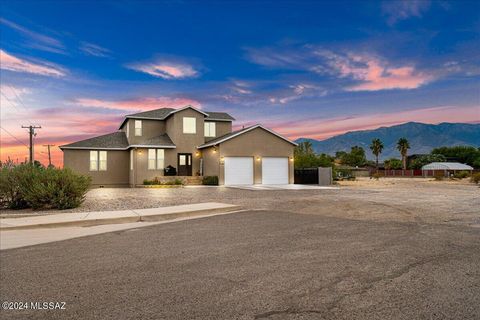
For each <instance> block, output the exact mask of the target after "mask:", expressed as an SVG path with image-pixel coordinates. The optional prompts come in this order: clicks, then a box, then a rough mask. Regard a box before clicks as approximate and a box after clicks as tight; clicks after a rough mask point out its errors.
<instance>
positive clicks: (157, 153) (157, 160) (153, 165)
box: [148, 149, 165, 170]
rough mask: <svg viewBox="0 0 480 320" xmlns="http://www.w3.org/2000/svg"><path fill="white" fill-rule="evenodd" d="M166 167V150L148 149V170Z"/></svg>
mask: <svg viewBox="0 0 480 320" xmlns="http://www.w3.org/2000/svg"><path fill="white" fill-rule="evenodd" d="M163 168H165V150H163V149H148V170H155V169H157V170H161V169H163Z"/></svg>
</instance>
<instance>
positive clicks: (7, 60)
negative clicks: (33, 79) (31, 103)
mask: <svg viewBox="0 0 480 320" xmlns="http://www.w3.org/2000/svg"><path fill="white" fill-rule="evenodd" d="M0 68H1V69H4V70H10V71H15V72H25V73H33V74H38V75H43V76H53V77H63V76H65V75H66V71H65V69H63V68H61V67H58V66H56V65H53V64H50V63H46V62H38V63H34V62H29V61H27V60H24V59H20V58H17V57H14V56H12V55H11V54H8V53H7V52H5V51H3V50H0Z"/></svg>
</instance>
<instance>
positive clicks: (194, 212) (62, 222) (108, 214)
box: [0, 202, 240, 231]
mask: <svg viewBox="0 0 480 320" xmlns="http://www.w3.org/2000/svg"><path fill="white" fill-rule="evenodd" d="M239 209H240V207H239V206H236V205H231V204H225V203H217V202H206V203H196V204H187V205H179V206H172V207H161V208H152V209H138V210H122V211H97V212H75V213H65V214H49V215H43V216H32V217H22V218H5V219H0V230H2V231H9V230H20V229H35V228H58V227H72V226H77V227H78V226H82V227H88V226H96V225H103V224H121V223H134V222H141V221H162V220H170V219H177V218H182V217H193V216H199V215H205V214H212V213H224V212H229V211H236V210H239Z"/></svg>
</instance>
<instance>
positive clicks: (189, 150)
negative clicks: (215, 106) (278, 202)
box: [60, 106, 296, 186]
mask: <svg viewBox="0 0 480 320" xmlns="http://www.w3.org/2000/svg"><path fill="white" fill-rule="evenodd" d="M233 120H234V118H233V117H231V116H230V115H229V114H227V113H224V112H207V111H202V110H199V109H196V108H194V107H192V106H186V107H184V108H181V109H171V108H162V109H156V110H151V111H146V112H140V113H135V114H130V115H127V116H125V118H124V120H123V122H122V123H121V124H120V127H119V130H118V131H117V132H114V133H110V134H107V135H102V136H98V137H94V138H91V139H87V140H82V141H78V142H74V143H71V144H67V145H63V146H60V149H61V150H62V151H63V159H64V166H65V167H69V168H71V169H73V170H74V171H76V172H79V173H82V174H87V175H90V176H91V177H92V182H93V185H96V186H136V185H141V184H143V181H144V180H146V179H147V180H150V179H154V178H155V177H161V176H163V175H164V169H165V168H166V167H167V166H172V167H174V168H176V171H177V175H178V176H218V177H219V183H220V184H225V185H245V184H288V183H293V149H294V147H295V145H296V144H295V143H294V142H292V141H290V140H288V139H287V138H285V137H282V136H281V135H279V134H277V133H275V132H273V131H272V130H270V129H267V128H265V127H263V126H261V125H255V126H251V127H248V128H243V129H241V130H238V131H232V121H233Z"/></svg>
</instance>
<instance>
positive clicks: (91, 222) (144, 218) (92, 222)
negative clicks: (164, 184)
mask: <svg viewBox="0 0 480 320" xmlns="http://www.w3.org/2000/svg"><path fill="white" fill-rule="evenodd" d="M240 209H241V207H240V206H237V205H229V206H228V207H223V208H213V209H198V210H187V211H181V212H174V213H163V214H149V215H141V214H139V213H138V212H136V211H135V210H131V212H132V213H134V214H136V215H135V216H128V217H118V218H117V217H112V218H106V219H85V220H75V221H65V222H52V223H40V224H31V225H23V226H0V230H1V231H10V230H27V229H40V228H62V227H92V226H99V225H105V224H122V223H132V222H154V221H165V220H173V219H177V218H185V217H196V216H201V215H205V214H206V213H209V214H212V213H227V212H232V211H239V210H240Z"/></svg>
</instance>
